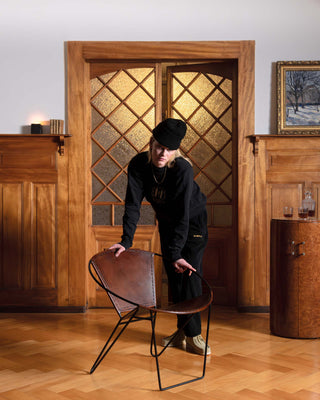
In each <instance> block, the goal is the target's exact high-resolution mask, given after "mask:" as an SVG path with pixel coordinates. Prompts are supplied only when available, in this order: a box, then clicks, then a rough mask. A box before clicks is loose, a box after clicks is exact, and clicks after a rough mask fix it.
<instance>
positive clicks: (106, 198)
mask: <svg viewBox="0 0 320 400" xmlns="http://www.w3.org/2000/svg"><path fill="white" fill-rule="evenodd" d="M119 201H120V200H119V199H118V198H117V197H116V196H114V195H113V193H111V192H110V190H109V189H105V190H104V191H103V192H102V193H101V194H100V195H99V196H98V197H97V198H96V199H95V203H96V204H99V203H106V202H107V203H110V202H115V203H117V202H118V203H119Z"/></svg>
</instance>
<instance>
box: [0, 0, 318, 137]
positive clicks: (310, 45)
mask: <svg viewBox="0 0 320 400" xmlns="http://www.w3.org/2000/svg"><path fill="white" fill-rule="evenodd" d="M68 40H107V41H112V40H120V41H121V40H123V41H135V40H147V41H165V40H182V41H183V40H255V41H256V100H255V111H256V116H255V120H256V127H255V132H256V133H276V114H275V112H276V105H275V104H276V103H275V102H276V97H275V70H274V63H275V62H276V61H280V60H281V61H286V60H288V61H289V60H294V61H298V60H319V59H320V45H319V40H320V0H263V1H262V0H241V1H240V0H224V1H222V0H157V1H156V0H1V3H0V57H1V58H0V104H1V111H0V133H29V132H28V129H26V126H27V125H30V124H31V122H35V120H36V119H39V120H49V119H50V118H56V119H65V59H64V43H65V42H66V41H68ZM37 114H38V115H37Z"/></svg>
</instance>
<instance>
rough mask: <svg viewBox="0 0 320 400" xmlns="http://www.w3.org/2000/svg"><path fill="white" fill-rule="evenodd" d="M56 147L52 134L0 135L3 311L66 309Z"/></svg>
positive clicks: (64, 211)
mask: <svg viewBox="0 0 320 400" xmlns="http://www.w3.org/2000/svg"><path fill="white" fill-rule="evenodd" d="M57 143H58V145H59V144H60V140H59V136H53V135H0V232H1V235H0V248H1V257H0V304H1V306H0V309H1V310H2V311H4V310H14V311H17V310H38V311H39V310H55V309H57V307H63V308H64V309H68V307H69V305H70V304H69V301H68V282H69V280H68V257H67V249H66V245H67V242H68V241H67V239H66V237H67V235H68V231H67V229H68V226H67V224H66V223H65V222H66V221H67V219H68V218H67V215H68V203H67V199H66V197H65V192H64V191H63V187H66V186H67V183H66V182H67V174H66V173H64V171H63V168H64V166H65V163H66V160H65V158H64V157H59V155H58V151H57V150H58V146H57ZM59 171H60V174H58V172H59ZM58 175H59V176H58Z"/></svg>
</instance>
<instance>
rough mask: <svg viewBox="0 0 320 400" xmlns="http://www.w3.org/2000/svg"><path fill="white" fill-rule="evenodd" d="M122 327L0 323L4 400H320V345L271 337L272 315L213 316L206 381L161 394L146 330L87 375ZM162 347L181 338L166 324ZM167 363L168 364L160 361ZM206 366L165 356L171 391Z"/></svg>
mask: <svg viewBox="0 0 320 400" xmlns="http://www.w3.org/2000/svg"><path fill="white" fill-rule="evenodd" d="M116 319H117V317H116V315H115V314H114V311H113V310H106V309H104V310H101V309H100V310H89V311H88V312H87V313H85V314H0V399H1V400H87V399H90V400H101V399H106V400H122V399H123V400H138V399H139V400H144V399H155V400H157V399H166V400H172V399H174V400H191V399H192V400H193V399H197V400H205V399H210V400H270V399H274V400H287V399H290V400H309V399H310V400H311V399H312V400H314V399H320V369H319V366H320V340H301V339H287V338H281V337H277V336H272V335H270V333H269V315H268V314H239V313H238V312H236V311H235V310H233V309H231V308H220V307H215V308H214V311H213V318H212V322H211V332H210V345H211V348H212V350H213V354H212V355H211V356H210V357H209V358H208V363H207V372H206V376H205V378H204V379H203V380H201V381H198V382H195V383H191V384H188V385H185V386H181V387H178V388H175V389H171V390H169V391H165V392H159V391H158V384H157V377H156V368H155V360H154V359H153V358H152V357H151V356H150V355H149V336H150V330H149V323H148V322H138V323H136V324H133V325H132V326H131V328H129V329H128V331H127V332H125V333H124V335H123V337H122V338H121V339H120V341H119V342H118V343H117V344H116V345H115V347H114V348H113V349H112V350H111V352H110V354H109V355H108V356H107V357H106V358H105V360H104V361H103V362H102V364H101V365H100V366H99V367H98V368H97V370H96V371H95V372H94V374H92V375H90V374H89V370H90V368H91V366H92V364H93V362H94V360H95V358H96V356H97V355H98V353H99V351H100V349H101V347H102V345H103V344H104V340H105V338H106V337H107V336H108V333H109V332H110V330H111V329H112V327H113V323H114V321H115V320H116ZM157 325H158V327H157V330H158V333H159V337H160V336H161V335H167V334H168V333H171V331H173V330H174V326H175V321H174V319H172V318H171V317H166V316H160V317H159V321H158V322H157ZM160 360H161V358H160ZM201 366H202V357H201V356H197V355H192V354H189V353H185V352H184V351H182V350H178V349H167V352H166V353H164V355H163V356H162V360H161V368H162V372H163V379H164V384H165V385H166V384H173V383H176V382H177V381H179V380H180V379H182V380H183V379H186V378H189V377H192V376H195V375H197V374H198V373H200V372H201Z"/></svg>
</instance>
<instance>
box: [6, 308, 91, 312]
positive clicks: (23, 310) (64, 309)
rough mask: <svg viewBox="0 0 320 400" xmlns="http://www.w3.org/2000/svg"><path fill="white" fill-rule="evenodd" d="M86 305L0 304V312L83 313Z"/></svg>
mask: <svg viewBox="0 0 320 400" xmlns="http://www.w3.org/2000/svg"><path fill="white" fill-rule="evenodd" d="M86 310H87V308H86V307H82V306H76V307H68V306H67V307H58V306H0V313H85V312H86Z"/></svg>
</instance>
